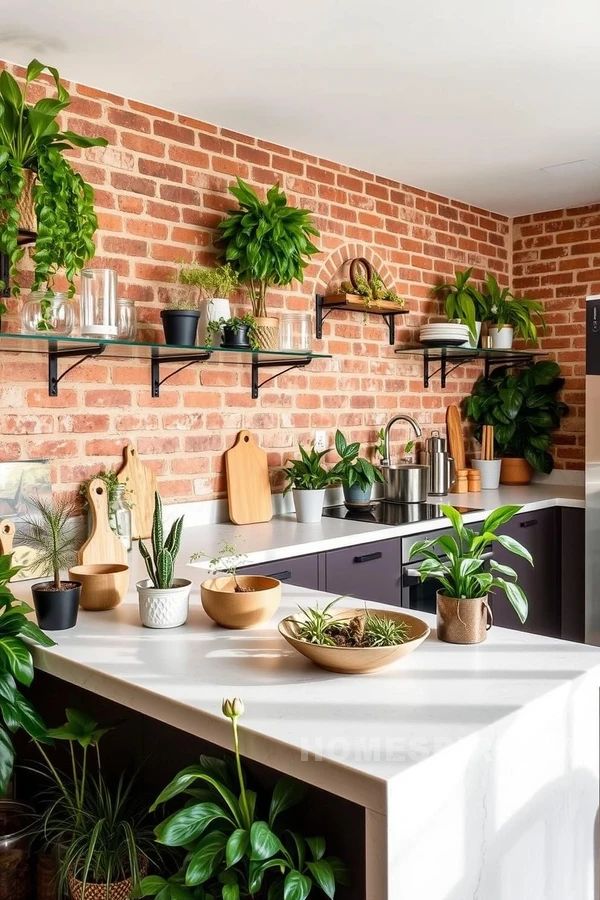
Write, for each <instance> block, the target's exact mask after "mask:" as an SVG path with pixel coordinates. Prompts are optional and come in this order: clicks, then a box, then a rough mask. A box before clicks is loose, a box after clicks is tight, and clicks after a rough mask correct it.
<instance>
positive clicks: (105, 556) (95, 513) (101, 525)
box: [79, 478, 127, 566]
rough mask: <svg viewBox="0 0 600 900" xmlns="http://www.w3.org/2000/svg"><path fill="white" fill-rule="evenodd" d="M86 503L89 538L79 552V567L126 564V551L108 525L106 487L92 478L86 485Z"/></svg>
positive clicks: (98, 480) (100, 481)
mask: <svg viewBox="0 0 600 900" xmlns="http://www.w3.org/2000/svg"><path fill="white" fill-rule="evenodd" d="M88 502H89V505H90V514H91V517H92V529H91V532H90V536H89V538H88V539H87V541H86V542H85V544H84V545H83V546H82V547H81V549H80V551H79V565H80V566H91V565H95V564H96V563H121V564H123V565H126V564H127V550H126V549H125V546H124V545H123V544H122V543H121V541H120V540H119V538H118V537H117V536H116V534H114V532H113V530H112V528H111V527H110V525H109V523H108V496H107V492H106V485H105V484H104V482H103V481H102V480H101V479H100V478H94V479H93V480H92V481H91V482H90V483H89V485H88Z"/></svg>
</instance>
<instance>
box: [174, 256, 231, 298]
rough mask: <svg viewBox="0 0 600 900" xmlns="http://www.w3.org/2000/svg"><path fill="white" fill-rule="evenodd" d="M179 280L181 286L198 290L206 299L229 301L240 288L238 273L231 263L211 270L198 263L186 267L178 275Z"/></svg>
mask: <svg viewBox="0 0 600 900" xmlns="http://www.w3.org/2000/svg"><path fill="white" fill-rule="evenodd" d="M177 280H178V282H179V284H184V285H186V286H187V287H194V288H198V289H199V293H200V296H201V297H202V298H204V299H212V298H213V297H224V298H226V299H228V298H229V297H230V296H231V294H233V292H234V291H235V289H236V287H237V286H238V277H237V273H236V272H234V271H233V269H232V267H231V265H230V264H229V263H227V264H226V265H224V266H216V267H213V268H210V269H208V268H206V267H205V266H199V265H198V264H197V263H194V264H193V265H191V266H184V267H182V268H181V269H180V270H179V272H178V273H177Z"/></svg>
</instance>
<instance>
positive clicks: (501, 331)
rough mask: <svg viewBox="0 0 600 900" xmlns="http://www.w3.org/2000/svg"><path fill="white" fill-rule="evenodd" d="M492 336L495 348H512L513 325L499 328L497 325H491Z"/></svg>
mask: <svg viewBox="0 0 600 900" xmlns="http://www.w3.org/2000/svg"><path fill="white" fill-rule="evenodd" d="M490 337H491V339H492V347H493V349H494V350H512V345H513V327H512V325H503V326H502V328H498V327H497V326H496V325H490Z"/></svg>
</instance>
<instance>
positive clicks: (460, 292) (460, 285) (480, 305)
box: [431, 267, 487, 347]
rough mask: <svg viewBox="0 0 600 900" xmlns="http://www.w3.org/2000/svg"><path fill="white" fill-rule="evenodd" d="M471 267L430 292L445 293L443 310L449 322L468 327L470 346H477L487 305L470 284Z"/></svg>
mask: <svg viewBox="0 0 600 900" xmlns="http://www.w3.org/2000/svg"><path fill="white" fill-rule="evenodd" d="M472 274H473V267H471V268H470V269H467V270H466V271H465V272H459V271H458V269H457V270H456V272H455V273H454V281H453V282H452V281H449V282H446V283H445V284H438V285H437V286H436V287H434V288H433V290H432V292H431V293H432V294H445V295H446V299H445V310H446V315H447V317H448V319H449V321H450V322H459V323H461V324H463V325H466V326H467V328H468V329H469V335H470V341H469V344H470V346H471V347H477V345H478V343H479V336H480V334H481V322H482V319H483V317H484V315H485V313H486V310H487V307H486V303H485V300H484V299H483V296H482V294H481V292H480V291H478V290H477V288H475V287H474V286H473V285H472V284H470V283H469V282H470V279H471V275H472Z"/></svg>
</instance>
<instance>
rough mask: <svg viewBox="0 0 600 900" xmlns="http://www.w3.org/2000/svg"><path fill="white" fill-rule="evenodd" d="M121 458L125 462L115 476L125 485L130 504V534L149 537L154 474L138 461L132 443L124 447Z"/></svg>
mask: <svg viewBox="0 0 600 900" xmlns="http://www.w3.org/2000/svg"><path fill="white" fill-rule="evenodd" d="M123 458H124V460H125V464H124V466H123V468H122V469H121V471H120V472H119V474H118V475H117V478H118V479H119V481H120V482H121V483H122V484H124V485H126V491H127V500H128V502H129V503H130V505H131V518H132V536H133V537H134V538H149V537H150V534H151V532H152V518H153V516H154V494H155V492H156V475H155V474H154V472H153V471H152V469H151V468H150V467H149V466H147V465H145V463H143V462H141V461H140V459H139V457H138V454H137V450H136V449H135V447H134V446H133V445H132V444H128V445H127V447H125V448H124V450H123Z"/></svg>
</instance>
